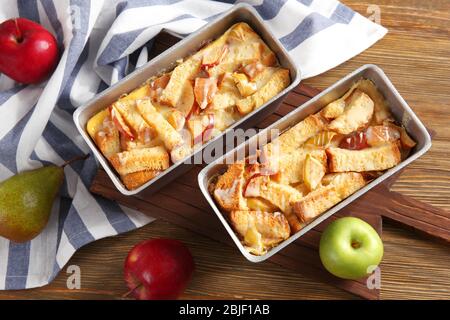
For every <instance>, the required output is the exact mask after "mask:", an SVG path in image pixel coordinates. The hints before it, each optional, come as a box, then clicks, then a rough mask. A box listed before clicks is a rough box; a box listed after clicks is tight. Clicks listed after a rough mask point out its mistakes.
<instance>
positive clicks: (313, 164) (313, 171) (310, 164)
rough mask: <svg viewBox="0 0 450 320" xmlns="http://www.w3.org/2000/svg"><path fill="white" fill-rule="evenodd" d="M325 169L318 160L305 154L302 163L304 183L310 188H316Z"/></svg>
mask: <svg viewBox="0 0 450 320" xmlns="http://www.w3.org/2000/svg"><path fill="white" fill-rule="evenodd" d="M325 170H326V168H325V167H324V165H323V164H322V163H321V162H320V161H319V160H317V159H316V158H314V157H311V155H310V154H307V155H306V158H305V163H304V165H303V180H304V183H305V185H306V186H307V187H308V188H309V189H310V190H314V189H315V188H317V186H318V185H319V184H320V181H321V180H322V178H323V176H324V175H325Z"/></svg>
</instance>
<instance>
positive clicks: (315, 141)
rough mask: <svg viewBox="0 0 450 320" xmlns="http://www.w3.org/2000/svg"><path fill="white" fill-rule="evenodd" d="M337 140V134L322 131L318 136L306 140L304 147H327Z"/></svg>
mask: <svg viewBox="0 0 450 320" xmlns="http://www.w3.org/2000/svg"><path fill="white" fill-rule="evenodd" d="M337 138H338V134H337V133H336V132H333V131H322V132H320V133H319V134H316V135H315V136H313V137H311V138H309V139H308V140H306V142H305V145H312V146H317V147H324V148H326V147H329V146H330V145H332V144H333V142H335V141H336V140H337Z"/></svg>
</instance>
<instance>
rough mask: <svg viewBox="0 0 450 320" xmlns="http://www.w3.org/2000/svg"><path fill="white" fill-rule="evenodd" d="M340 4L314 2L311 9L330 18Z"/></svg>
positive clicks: (334, 2)
mask: <svg viewBox="0 0 450 320" xmlns="http://www.w3.org/2000/svg"><path fill="white" fill-rule="evenodd" d="M338 4H339V3H338V2H337V1H317V0H314V1H313V2H312V3H311V5H310V6H309V9H310V10H312V11H317V12H319V13H320V14H321V15H323V16H325V17H330V16H331V15H332V14H333V12H334V10H335V9H336V7H337V5H338Z"/></svg>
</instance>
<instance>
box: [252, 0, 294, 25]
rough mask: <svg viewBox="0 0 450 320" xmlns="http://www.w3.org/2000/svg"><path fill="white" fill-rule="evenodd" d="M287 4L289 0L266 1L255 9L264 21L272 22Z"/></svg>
mask: <svg viewBox="0 0 450 320" xmlns="http://www.w3.org/2000/svg"><path fill="white" fill-rule="evenodd" d="M286 2H287V0H264V2H263V3H262V4H260V5H259V6H255V7H254V8H255V9H256V11H258V13H259V14H260V15H261V17H262V18H263V19H264V20H271V19H273V18H275V17H276V16H277V15H278V13H279V12H280V10H281V8H282V7H283V6H284V4H285V3H286Z"/></svg>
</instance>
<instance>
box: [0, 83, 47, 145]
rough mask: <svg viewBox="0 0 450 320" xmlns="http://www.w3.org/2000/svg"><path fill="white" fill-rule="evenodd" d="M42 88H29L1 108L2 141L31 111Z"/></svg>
mask: <svg viewBox="0 0 450 320" xmlns="http://www.w3.org/2000/svg"><path fill="white" fill-rule="evenodd" d="M41 92H42V87H40V86H39V87H34V86H28V87H26V88H24V89H22V90H21V91H19V92H18V93H16V94H15V95H13V96H12V97H10V98H9V99H8V100H7V101H6V102H5V103H4V104H2V105H1V106H0V119H1V126H0V139H2V138H3V137H4V136H5V135H6V134H7V133H8V132H9V131H11V129H12V128H14V126H15V125H16V124H17V123H18V122H19V121H20V120H21V119H22V118H23V117H24V116H25V115H26V114H27V113H28V111H30V110H31V109H32V108H33V106H34V104H35V103H36V101H38V99H39V95H40V94H41Z"/></svg>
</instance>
